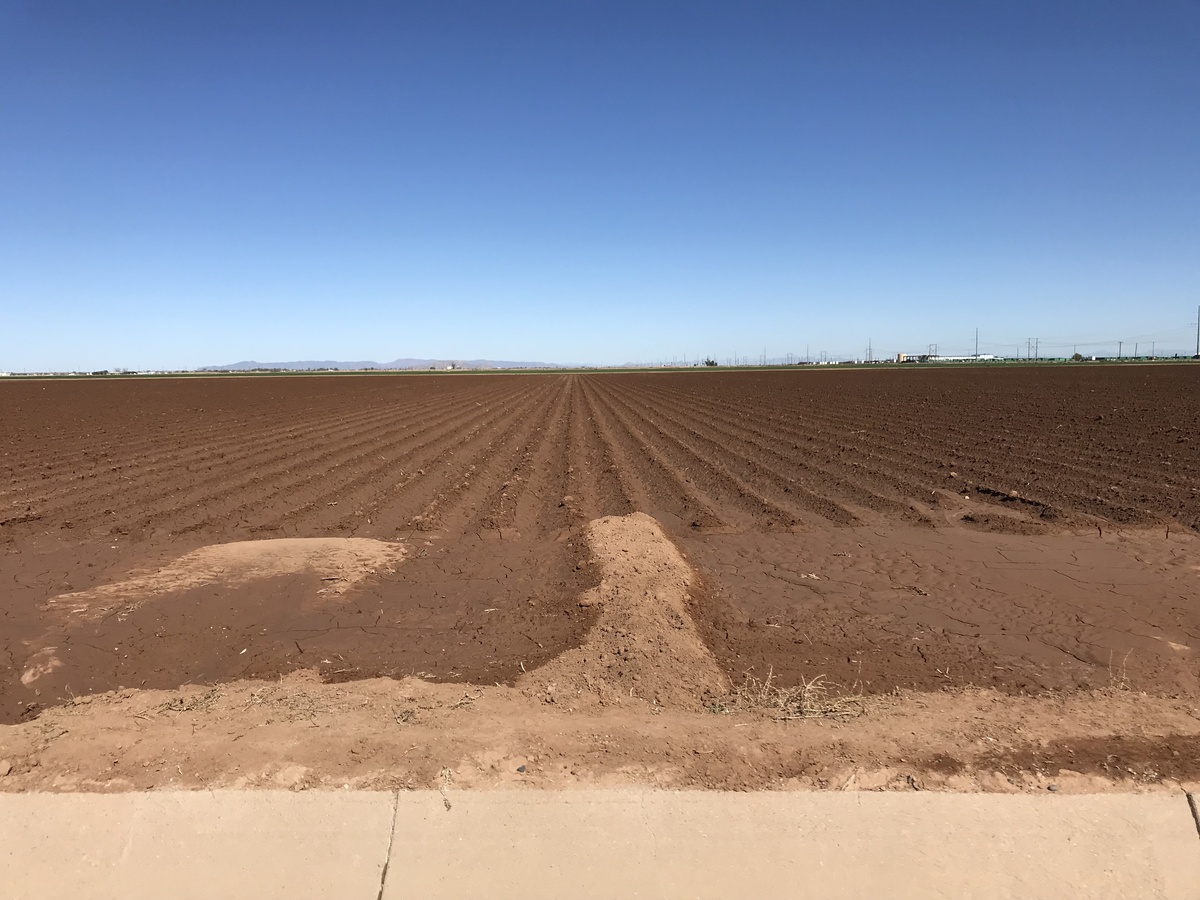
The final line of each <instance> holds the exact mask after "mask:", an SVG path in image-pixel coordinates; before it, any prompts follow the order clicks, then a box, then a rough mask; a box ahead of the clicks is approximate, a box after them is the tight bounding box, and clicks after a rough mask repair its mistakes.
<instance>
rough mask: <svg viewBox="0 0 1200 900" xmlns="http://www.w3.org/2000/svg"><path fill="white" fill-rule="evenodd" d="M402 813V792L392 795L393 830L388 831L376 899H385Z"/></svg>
mask: <svg viewBox="0 0 1200 900" xmlns="http://www.w3.org/2000/svg"><path fill="white" fill-rule="evenodd" d="M399 815H400V792H399V791H396V794H395V796H394V797H392V830H391V831H390V832H389V833H388V845H387V852H385V853H384V854H383V870H382V871H381V872H380V873H379V893H378V894H376V895H375V900H383V889H384V888H385V887H387V874H388V866H389V865H391V862H392V845H393V844H395V843H396V820H397V818H398V817H399Z"/></svg>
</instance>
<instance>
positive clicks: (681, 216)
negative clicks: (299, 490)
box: [0, 0, 1200, 371]
mask: <svg viewBox="0 0 1200 900" xmlns="http://www.w3.org/2000/svg"><path fill="white" fill-rule="evenodd" d="M1198 46H1200V3H1197V2H1194V0H1186V2H1185V0H1176V2H1147V0H1142V2H1127V3H1109V2H1103V0H1081V2H1073V3H1055V2H1029V3H1022V2H1004V3H988V2H982V0H980V2H969V3H963V2H945V3H919V2H917V3H910V2H905V3H898V2H892V0H888V2H876V3H867V2H829V3H821V2H800V0H795V2H787V3H768V2H761V3H732V2H728V3H706V2H696V0H689V2H679V3H655V2H652V0H640V2H630V3H617V2H610V3H592V2H571V0H555V2H547V3H504V2H500V0H489V2H469V3H463V2H454V0H438V2H432V0H431V2H424V3H403V2H381V3H353V2H339V3H324V4H317V3H305V2H300V0H289V2H280V3H254V2H217V0H209V2H203V3H168V2H147V3H132V2H112V0H105V2H79V0H74V2H59V0H19V2H18V0H0V314H2V320H3V321H2V322H0V370H11V371H22V370H35V369H60V370H61V369H75V368H99V367H117V366H123V367H127V368H162V367H169V368H187V367H196V366H201V365H206V364H216V363H225V362H232V361H236V360H241V359H258V360H288V359H313V358H317V359H374V360H379V361H387V360H391V359H394V358H397V357H401V356H430V357H456V358H476V357H490V358H501V359H523V360H547V361H556V362H571V363H590V364H602V363H621V362H625V361H636V360H644V361H657V360H660V359H668V360H669V359H672V358H679V359H682V358H683V357H684V356H685V355H688V356H691V357H695V356H696V355H697V354H711V355H713V356H715V357H717V358H718V359H720V360H721V361H722V362H724V361H725V360H726V359H727V358H730V357H731V356H733V355H734V354H739V355H741V356H746V357H751V358H757V357H758V356H759V355H760V354H762V353H763V352H764V351H765V352H766V353H767V354H768V356H771V357H778V356H782V355H784V354H785V353H794V354H797V355H798V356H801V357H802V356H803V355H804V354H805V353H806V348H807V352H809V353H811V354H812V355H813V356H816V355H817V354H819V353H820V352H821V351H824V352H826V353H828V354H830V355H833V356H839V357H841V356H854V355H860V354H862V353H863V352H864V350H865V348H866V346H867V343H868V341H871V343H872V345H873V347H874V349H875V352H876V353H877V354H889V353H893V352H896V351H909V352H912V351H916V350H922V349H924V348H925V347H927V346H928V345H929V344H931V343H937V344H938V345H939V348H940V349H941V351H942V352H944V353H965V352H972V351H973V344H974V335H975V329H976V328H978V329H979V330H980V342H981V343H980V349H981V351H983V352H1007V353H1013V352H1015V351H1016V349H1017V347H1018V346H1020V347H1021V348H1022V350H1023V349H1024V346H1025V341H1026V339H1027V338H1029V337H1036V338H1039V339H1040V340H1041V342H1042V347H1043V350H1044V351H1046V350H1050V349H1053V348H1055V347H1058V348H1061V347H1066V346H1067V345H1073V344H1076V343H1078V344H1080V345H1083V346H1082V349H1095V350H1099V351H1101V352H1115V350H1116V346H1115V343H1113V344H1109V345H1100V344H1098V343H1097V342H1102V341H1114V342H1115V341H1116V340H1118V339H1121V340H1126V341H1127V342H1128V343H1127V345H1126V347H1125V352H1126V353H1128V352H1130V351H1131V350H1132V346H1131V345H1132V343H1133V342H1134V341H1139V342H1146V343H1148V342H1149V341H1151V340H1154V341H1156V349H1157V350H1159V351H1160V352H1161V351H1163V350H1169V351H1173V350H1179V351H1187V350H1190V349H1191V348H1192V347H1193V344H1194V340H1195V337H1194V336H1195V331H1194V327H1195V326H1194V322H1195V318H1196V307H1197V304H1200V53H1197V51H1196V48H1197V47H1198ZM1142 349H1145V348H1142ZM1067 352H1069V350H1068V351H1067Z"/></svg>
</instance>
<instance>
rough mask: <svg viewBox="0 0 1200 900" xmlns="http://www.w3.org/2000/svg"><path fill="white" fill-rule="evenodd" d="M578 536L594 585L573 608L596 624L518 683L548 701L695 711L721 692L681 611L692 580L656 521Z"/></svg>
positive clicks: (609, 520) (638, 516) (624, 520)
mask: <svg viewBox="0 0 1200 900" xmlns="http://www.w3.org/2000/svg"><path fill="white" fill-rule="evenodd" d="M585 534H586V536H587V541H588V546H589V548H590V549H591V552H592V556H593V559H594V561H595V563H596V565H597V566H598V567H599V569H600V572H601V580H600V584H599V585H598V586H597V587H595V588H593V589H591V590H590V591H588V592H587V593H585V594H584V595H583V597H582V598H580V605H581V606H598V607H599V610H600V615H599V618H598V620H597V622H596V624H595V625H594V626H593V627H592V630H591V631H590V632H589V633H588V636H587V638H586V639H585V641H584V643H583V645H582V646H581V647H577V648H575V649H572V650H568V651H567V652H565V653H563V654H562V655H561V656H559V657H558V658H557V659H555V660H554V661H552V662H550V663H549V664H547V665H546V666H543V667H542V668H541V669H538V670H537V671H536V672H534V673H531V674H530V676H529V677H528V678H526V679H525V680H524V684H525V685H527V686H532V687H534V688H535V689H536V690H537V691H538V692H540V693H542V694H543V696H544V698H545V699H547V700H549V701H551V702H555V701H556V700H557V698H558V696H560V695H562V694H565V693H567V692H569V693H570V694H572V695H574V694H578V693H580V692H582V693H584V694H592V695H598V696H599V697H600V698H601V699H602V700H603V701H605V702H620V701H621V700H622V699H628V698H631V697H632V698H638V699H643V700H648V701H650V702H651V703H654V704H657V705H660V706H669V707H676V708H683V709H694V708H697V707H699V705H700V697H701V696H702V695H703V694H704V693H705V692H712V691H717V692H721V693H724V692H725V691H727V690H728V683H727V681H726V679H725V676H724V675H723V674H722V673H721V670H720V668H719V667H718V666H717V663H716V660H715V659H714V658H713V655H712V653H711V652H710V651H709V649H708V647H707V646H705V644H704V641H703V640H702V639H701V637H700V633H699V631H697V629H696V625H695V623H694V622H693V621H692V617H691V614H690V612H689V590H690V589H691V587H692V585H693V583H695V580H696V579H695V574H694V573H693V571H692V568H691V566H689V565H688V564H687V562H686V561H685V560H684V558H683V556H682V555H681V554H680V552H679V550H678V549H676V547H675V545H674V544H672V543H671V541H670V540H668V539H667V537H666V535H664V534H663V532H662V529H661V528H659V526H658V523H657V522H656V521H655V520H654V519H653V518H651V517H650V516H648V515H646V514H645V513H633V514H632V515H628V516H608V517H606V518H603V519H596V520H595V521H593V522H591V523H589V524H588V526H587V528H586V529H585Z"/></svg>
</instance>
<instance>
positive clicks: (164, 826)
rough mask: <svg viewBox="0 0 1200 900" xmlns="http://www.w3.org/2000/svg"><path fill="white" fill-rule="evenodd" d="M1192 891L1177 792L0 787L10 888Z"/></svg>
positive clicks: (2, 846) (119, 892) (3, 878)
mask: <svg viewBox="0 0 1200 900" xmlns="http://www.w3.org/2000/svg"><path fill="white" fill-rule="evenodd" d="M865 896H879V897H889V898H902V897H914V898H916V897H920V898H928V897H955V898H959V897H1014V898H1017V897H1019V898H1036V897H1047V898H1049V897H1053V898H1060V897H1089V898H1095V897H1114V898H1116V897H1121V898H1128V897H1172V898H1174V897H1178V898H1192V900H1194V898H1197V897H1200V831H1198V826H1197V823H1196V820H1195V819H1194V817H1193V812H1192V810H1191V809H1189V804H1188V798H1187V797H1186V796H1185V795H1183V794H1173V795H1172V794H1140V795H1138V794H1103V795H1085V796H1078V795H1077V796H1059V795H1046V796H1030V795H994V794H939V793H912V794H895V793H825V794H821V793H757V794H730V793H710V792H684V793H668V792H659V791H651V790H580V791H571V792H549V791H532V790H531V791H477V792H471V791H463V792H458V791H450V792H448V793H446V794H445V795H442V794H439V793H436V792H413V793H401V794H399V795H395V794H390V793H365V792H352V791H343V792H308V793H290V792H275V791H217V792H199V791H197V792H153V793H146V794H0V897H4V898H25V897H30V898H32V897H37V898H57V897H63V898H67V897H70V898H77V897H91V898H106V897H112V898H117V897H120V898H141V897H145V898H156V900H157V898H161V897H173V898H190V897H216V898H240V897H246V898H256V900H257V898H265V897H287V898H303V897H314V898H316V897H322V898H324V897H338V898H348V900H356V898H362V900H379V898H388V900H399V898H407V897H420V898H437V897H454V898H470V897H480V898H483V897H486V898H504V897H520V898H537V897H555V898H561V897H572V898H575V897H670V898H683V897H713V898H717V897H720V898H734V897H754V898H765V897H821V898H828V897H865Z"/></svg>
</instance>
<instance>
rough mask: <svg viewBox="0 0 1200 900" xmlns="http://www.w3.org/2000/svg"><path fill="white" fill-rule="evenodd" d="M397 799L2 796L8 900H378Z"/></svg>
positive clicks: (1, 884)
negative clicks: (276, 899)
mask: <svg viewBox="0 0 1200 900" xmlns="http://www.w3.org/2000/svg"><path fill="white" fill-rule="evenodd" d="M395 802H396V797H395V795H394V794H390V793H365V792H363V793H352V792H349V791H346V792H336V793H335V792H328V793H292V792H289V791H215V792H199V791H197V792H182V791H180V792H165V791H164V792H157V791H156V792H153V793H147V794H0V897H4V898H5V900H18V898H27V897H28V898H35V897H36V898H39V900H50V898H60V897H61V898H71V900H78V898H81V897H88V898H93V900H100V898H110V897H111V898H122V900H136V898H143V897H144V898H147V900H149V898H154V900H161V898H164V897H170V898H193V897H195V898H201V897H203V898H242V897H245V898H255V900H260V898H265V897H279V898H289V900H292V898H297V897H312V898H328V897H338V898H348V900H355V898H360V897H361V898H363V900H376V898H377V897H378V894H379V887H380V881H381V877H382V874H383V868H384V862H385V860H386V857H387V852H388V841H389V838H390V834H391V829H392V814H393V810H394V807H395Z"/></svg>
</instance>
